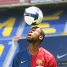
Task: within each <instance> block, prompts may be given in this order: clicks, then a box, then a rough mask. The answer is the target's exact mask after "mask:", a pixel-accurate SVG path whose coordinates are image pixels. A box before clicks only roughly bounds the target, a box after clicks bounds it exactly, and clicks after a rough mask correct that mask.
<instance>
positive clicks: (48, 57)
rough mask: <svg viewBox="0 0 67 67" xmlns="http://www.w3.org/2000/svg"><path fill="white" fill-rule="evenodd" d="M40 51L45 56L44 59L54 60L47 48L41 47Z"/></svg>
mask: <svg viewBox="0 0 67 67" xmlns="http://www.w3.org/2000/svg"><path fill="white" fill-rule="evenodd" d="M40 50H41V52H42V53H43V54H44V57H45V58H47V60H51V59H52V58H54V56H53V54H52V53H51V52H49V51H48V50H46V49H45V48H43V47H41V48H40Z"/></svg>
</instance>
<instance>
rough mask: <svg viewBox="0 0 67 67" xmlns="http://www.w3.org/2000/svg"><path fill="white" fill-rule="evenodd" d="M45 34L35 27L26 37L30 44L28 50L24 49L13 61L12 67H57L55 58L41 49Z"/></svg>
mask: <svg viewBox="0 0 67 67" xmlns="http://www.w3.org/2000/svg"><path fill="white" fill-rule="evenodd" d="M44 37H45V34H44V32H43V30H42V29H41V28H39V27H37V26H33V27H32V28H31V29H30V31H29V32H28V35H27V37H26V39H27V41H28V42H29V46H28V48H24V49H22V51H20V52H19V53H17V54H16V55H15V57H14V59H13V64H12V67H57V63H56V60H55V58H54V56H53V55H52V54H51V53H50V52H49V51H47V50H46V49H44V48H43V47H40V43H41V42H42V41H43V39H44Z"/></svg>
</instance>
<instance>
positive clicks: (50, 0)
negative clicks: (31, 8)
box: [30, 0, 66, 3]
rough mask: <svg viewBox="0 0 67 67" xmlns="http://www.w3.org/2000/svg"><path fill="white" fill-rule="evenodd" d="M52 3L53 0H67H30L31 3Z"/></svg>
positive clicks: (56, 0) (55, 0) (58, 0)
mask: <svg viewBox="0 0 67 67" xmlns="http://www.w3.org/2000/svg"><path fill="white" fill-rule="evenodd" d="M43 2H45V3H51V2H66V0H30V3H43Z"/></svg>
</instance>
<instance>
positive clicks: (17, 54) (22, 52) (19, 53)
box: [14, 48, 27, 59]
mask: <svg viewBox="0 0 67 67" xmlns="http://www.w3.org/2000/svg"><path fill="white" fill-rule="evenodd" d="M25 52H27V48H24V49H22V50H21V51H19V52H18V53H16V54H15V56H14V59H17V58H21V57H22V55H23V54H24V53H25Z"/></svg>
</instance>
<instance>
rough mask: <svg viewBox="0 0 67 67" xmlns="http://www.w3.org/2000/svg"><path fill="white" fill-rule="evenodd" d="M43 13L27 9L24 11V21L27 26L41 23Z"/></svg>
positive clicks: (38, 9)
mask: <svg viewBox="0 0 67 67" xmlns="http://www.w3.org/2000/svg"><path fill="white" fill-rule="evenodd" d="M42 19H43V13H42V11H41V9H40V8H38V7H35V6H32V7H28V8H26V9H25V11H24V21H25V22H26V23H27V24H28V25H37V24H40V23H41V22H42Z"/></svg>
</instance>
